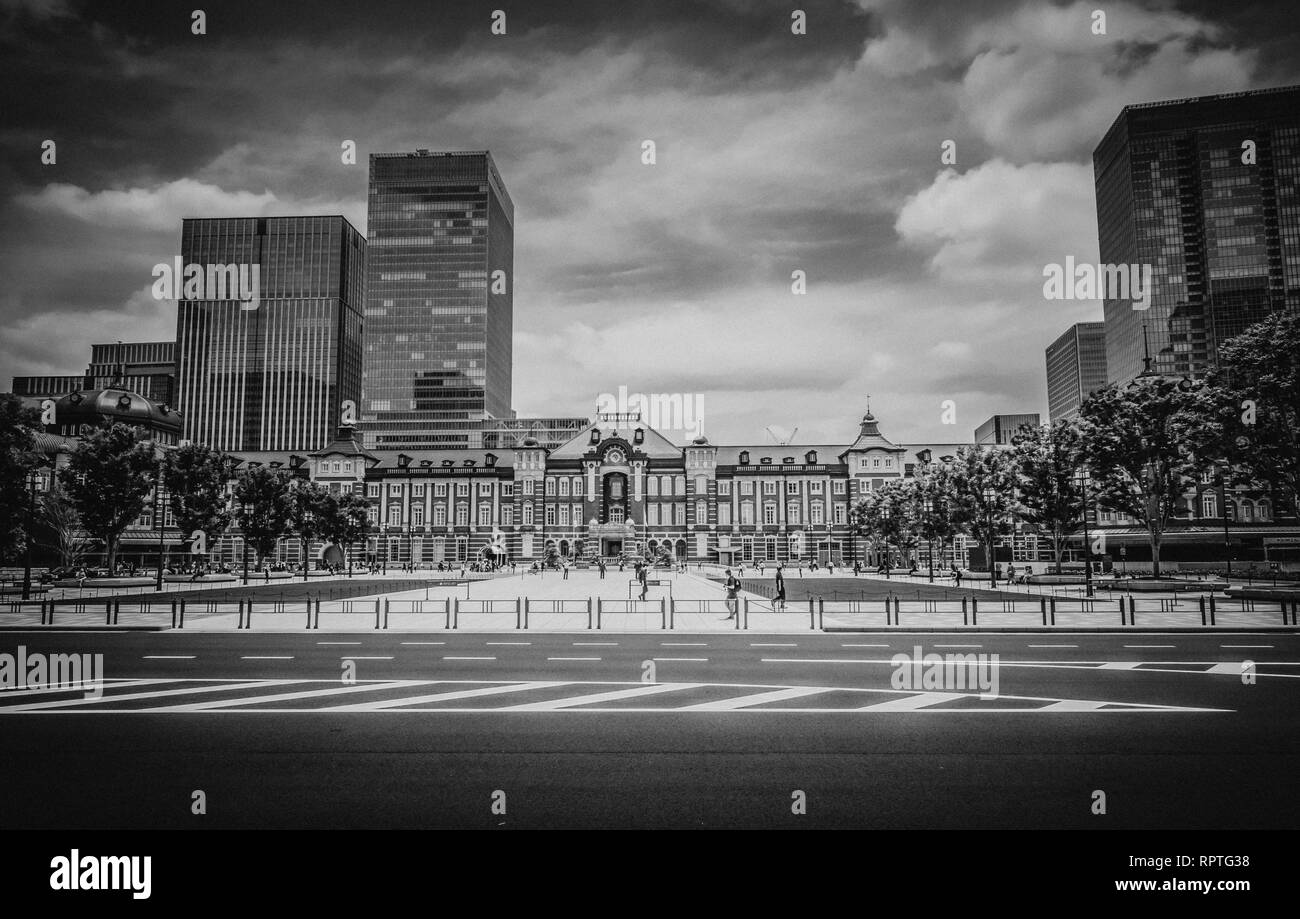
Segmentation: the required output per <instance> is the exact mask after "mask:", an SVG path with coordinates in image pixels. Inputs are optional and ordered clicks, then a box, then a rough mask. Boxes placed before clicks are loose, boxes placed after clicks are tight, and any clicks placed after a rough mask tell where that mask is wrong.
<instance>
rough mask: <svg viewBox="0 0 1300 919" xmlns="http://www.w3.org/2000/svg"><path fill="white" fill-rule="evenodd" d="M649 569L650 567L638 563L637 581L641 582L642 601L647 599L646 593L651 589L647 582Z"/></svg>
mask: <svg viewBox="0 0 1300 919" xmlns="http://www.w3.org/2000/svg"><path fill="white" fill-rule="evenodd" d="M648 567H649V566H648V565H645V564H642V563H640V562H638V563H637V569H636V579H637V580H638V581H640V582H641V599H642V600H644V599H645V595H646V591H647V590H649V589H650V585H649V583H648V582H647V581H646V569H647V568H648Z"/></svg>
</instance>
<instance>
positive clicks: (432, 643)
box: [402, 641, 446, 645]
mask: <svg viewBox="0 0 1300 919" xmlns="http://www.w3.org/2000/svg"><path fill="white" fill-rule="evenodd" d="M402 644H404V645H445V644H446V642H445V641H404V642H402Z"/></svg>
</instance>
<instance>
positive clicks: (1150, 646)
mask: <svg viewBox="0 0 1300 919" xmlns="http://www.w3.org/2000/svg"><path fill="white" fill-rule="evenodd" d="M1124 647H1126V648H1176V647H1177V645H1125V646H1124Z"/></svg>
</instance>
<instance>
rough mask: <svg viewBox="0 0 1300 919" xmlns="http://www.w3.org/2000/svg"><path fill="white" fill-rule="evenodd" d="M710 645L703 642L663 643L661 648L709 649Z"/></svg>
mask: <svg viewBox="0 0 1300 919" xmlns="http://www.w3.org/2000/svg"><path fill="white" fill-rule="evenodd" d="M708 646H709V645H708V643H707V642H703V641H661V642H659V647H661V648H707V647H708Z"/></svg>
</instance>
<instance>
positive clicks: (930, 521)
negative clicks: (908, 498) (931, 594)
mask: <svg viewBox="0 0 1300 919" xmlns="http://www.w3.org/2000/svg"><path fill="white" fill-rule="evenodd" d="M924 509H925V519H926V525H927V526H929V527H930V532H931V533H933V532H934V499H933V498H926V499H925V503H924ZM926 548H927V549H928V551H927V552H926V553H925V554H926V556H927V557H928V558H929V559H930V583H931V584H933V583H934V539H933V538H930V539H927V540H926Z"/></svg>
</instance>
